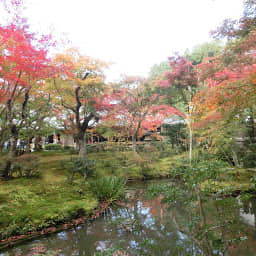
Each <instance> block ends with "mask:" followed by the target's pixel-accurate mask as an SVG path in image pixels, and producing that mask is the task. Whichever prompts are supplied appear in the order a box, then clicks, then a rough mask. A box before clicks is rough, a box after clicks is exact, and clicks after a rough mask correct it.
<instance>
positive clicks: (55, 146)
mask: <svg viewBox="0 0 256 256" xmlns="http://www.w3.org/2000/svg"><path fill="white" fill-rule="evenodd" d="M44 149H45V150H62V145H61V144H47V145H45V146H44Z"/></svg>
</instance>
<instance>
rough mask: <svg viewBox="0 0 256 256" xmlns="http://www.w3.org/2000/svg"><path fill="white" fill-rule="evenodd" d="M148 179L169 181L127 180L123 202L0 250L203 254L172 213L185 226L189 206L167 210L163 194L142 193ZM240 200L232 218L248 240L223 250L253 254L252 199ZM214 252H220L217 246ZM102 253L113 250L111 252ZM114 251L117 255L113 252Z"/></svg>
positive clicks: (88, 255)
mask: <svg viewBox="0 0 256 256" xmlns="http://www.w3.org/2000/svg"><path fill="white" fill-rule="evenodd" d="M152 183H168V181H157V182H153V181H151V182H145V183H133V184H130V185H129V188H128V192H127V198H128V199H127V202H125V203H124V202H122V203H119V205H118V206H113V207H111V208H110V209H109V210H108V211H107V212H105V214H104V215H103V216H101V217H99V218H98V219H96V220H94V221H89V222H88V223H86V224H85V225H81V226H78V227H76V228H74V229H72V230H68V231H62V232H59V233H56V234H51V235H49V236H46V237H42V238H40V239H36V240H34V241H29V242H26V243H24V244H22V245H19V246H17V247H15V248H10V249H8V250H7V251H5V252H3V253H1V254H0V255H1V256H6V255H15V256H18V255H60V256H70V255H74V256H75V255H81V256H82V255H84V256H92V255H94V254H95V253H96V252H100V251H102V250H106V249H108V248H116V250H118V249H119V248H122V249H123V251H124V252H125V253H126V254H125V255H152V256H153V255H156V256H158V255H163V256H164V255H175V256H176V255H202V254H203V253H202V251H201V250H200V248H199V247H198V246H197V245H196V244H195V243H194V242H193V241H192V240H191V238H190V237H189V236H188V235H185V234H184V233H182V232H180V231H179V230H178V229H177V225H175V223H174V220H173V218H172V216H173V214H175V216H177V218H178V219H180V220H184V221H183V222H182V223H183V225H188V223H187V224H186V221H185V219H186V217H187V214H188V211H187V210H186V209H185V208H184V206H182V204H181V205H180V206H179V207H176V208H171V209H168V207H167V205H165V204H161V199H162V197H161V196H160V197H156V198H154V199H149V198H148V197H147V196H146V195H145V194H146V189H147V187H148V186H151V185H152ZM237 201H238V200H237ZM238 204H239V205H240V209H238V210H236V211H235V212H233V213H234V216H235V218H236V220H235V221H234V222H236V231H237V232H238V233H239V232H241V235H243V236H247V239H246V240H245V241H243V242H241V244H238V245H237V246H235V245H230V246H229V248H228V251H227V255H231V256H238V255H239V256H243V255H244V256H254V255H256V232H255V231H256V229H255V225H256V221H255V220H256V200H255V199H249V200H247V201H245V202H238ZM209 205H211V203H210V202H209ZM209 209H211V207H210V206H209ZM209 209H208V210H209ZM207 213H208V214H209V215H210V216H211V217H210V219H211V222H214V218H215V214H212V212H210V210H209V212H207ZM230 223H231V222H230ZM120 250H121V249H120ZM113 251H114V249H113ZM40 253H41V254H40ZM214 253H215V254H216V255H222V254H221V253H219V252H217V251H215V252H214ZM97 255H101V254H100V253H98V254H97ZM102 255H103V254H102ZM104 255H113V253H110V252H109V254H104ZM114 255H116V256H117V255H121V254H118V253H117V252H116V254H114Z"/></svg>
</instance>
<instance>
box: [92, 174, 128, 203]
mask: <svg viewBox="0 0 256 256" xmlns="http://www.w3.org/2000/svg"><path fill="white" fill-rule="evenodd" d="M125 184H126V180H125V179H124V178H120V177H116V176H107V177H101V178H99V179H97V180H94V181H91V182H90V188H91V191H92V192H93V193H94V195H95V196H96V197H97V198H98V200H99V201H110V202H113V201H115V200H117V199H119V198H121V197H123V196H124V194H125Z"/></svg>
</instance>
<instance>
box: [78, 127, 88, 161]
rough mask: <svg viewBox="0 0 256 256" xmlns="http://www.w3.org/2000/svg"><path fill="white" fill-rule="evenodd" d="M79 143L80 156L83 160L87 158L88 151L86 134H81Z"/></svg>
mask: <svg viewBox="0 0 256 256" xmlns="http://www.w3.org/2000/svg"><path fill="white" fill-rule="evenodd" d="M78 143H79V156H80V157H82V158H86V157H87V150H86V133H85V132H84V133H82V132H81V133H80V134H79V137H78Z"/></svg>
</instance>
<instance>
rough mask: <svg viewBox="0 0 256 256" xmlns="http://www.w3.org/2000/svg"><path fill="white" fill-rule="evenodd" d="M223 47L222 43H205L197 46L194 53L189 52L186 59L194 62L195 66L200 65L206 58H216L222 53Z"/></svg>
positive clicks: (193, 50)
mask: <svg viewBox="0 0 256 256" xmlns="http://www.w3.org/2000/svg"><path fill="white" fill-rule="evenodd" d="M222 49H223V46H222V45H221V43H220V41H217V42H216V41H214V42H209V43H203V44H199V45H196V46H195V47H194V48H193V49H192V52H189V51H187V52H186V53H185V57H186V58H187V59H189V60H190V61H192V62H193V64H195V65H196V64H199V63H201V62H202V61H203V59H204V58H207V57H214V56H217V55H219V54H220V53H221V51H222Z"/></svg>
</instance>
